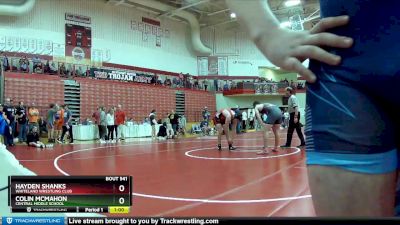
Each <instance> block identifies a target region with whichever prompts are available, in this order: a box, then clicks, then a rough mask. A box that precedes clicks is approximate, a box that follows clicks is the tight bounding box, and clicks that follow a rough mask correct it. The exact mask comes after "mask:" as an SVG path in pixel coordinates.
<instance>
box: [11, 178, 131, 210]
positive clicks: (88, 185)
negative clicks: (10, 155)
mask: <svg viewBox="0 0 400 225" xmlns="http://www.w3.org/2000/svg"><path fill="white" fill-rule="evenodd" d="M8 182H9V187H10V188H9V198H8V205H9V206H10V207H11V211H12V212H24V213H26V212H32V213H50V212H79V213H128V212H129V207H130V206H131V205H132V177H131V176H69V177H64V176H63V177H59V176H54V177H52V176H10V177H9V179H8Z"/></svg>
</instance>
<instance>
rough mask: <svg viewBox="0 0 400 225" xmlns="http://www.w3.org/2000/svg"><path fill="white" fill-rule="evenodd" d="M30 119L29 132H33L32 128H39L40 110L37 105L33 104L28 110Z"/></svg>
mask: <svg viewBox="0 0 400 225" xmlns="http://www.w3.org/2000/svg"><path fill="white" fill-rule="evenodd" d="M28 119H29V130H32V127H34V126H35V127H38V128H39V123H38V120H39V110H38V109H37V108H36V104H35V103H32V105H31V107H29V110H28Z"/></svg>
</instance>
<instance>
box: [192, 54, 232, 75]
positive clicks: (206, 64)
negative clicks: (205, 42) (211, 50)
mask: <svg viewBox="0 0 400 225" xmlns="http://www.w3.org/2000/svg"><path fill="white" fill-rule="evenodd" d="M197 71H198V74H199V75H201V76H207V75H224V76H226V75H228V57H226V56H208V57H207V56H204V57H203V56H201V57H197Z"/></svg>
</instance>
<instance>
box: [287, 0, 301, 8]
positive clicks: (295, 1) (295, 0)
mask: <svg viewBox="0 0 400 225" xmlns="http://www.w3.org/2000/svg"><path fill="white" fill-rule="evenodd" d="M300 3H301V1H300V0H287V1H286V2H285V6H286V7H291V6H295V5H300Z"/></svg>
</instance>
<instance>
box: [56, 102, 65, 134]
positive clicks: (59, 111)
mask: <svg viewBox="0 0 400 225" xmlns="http://www.w3.org/2000/svg"><path fill="white" fill-rule="evenodd" d="M63 125H64V109H63V108H62V107H60V106H59V105H57V108H56V114H55V116H54V129H55V134H54V138H56V139H57V140H60V137H61V133H62V128H63Z"/></svg>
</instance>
